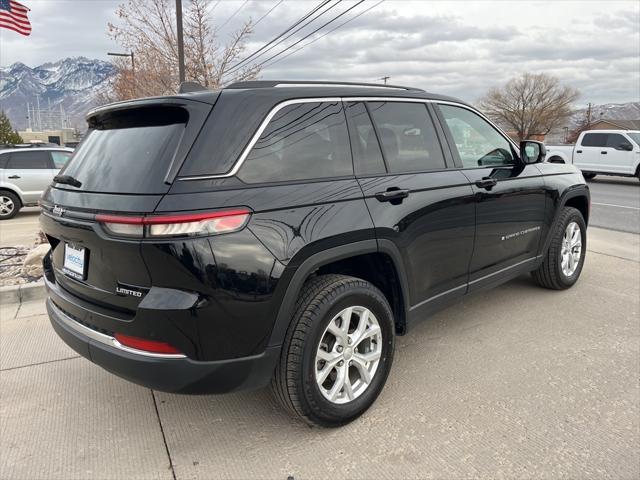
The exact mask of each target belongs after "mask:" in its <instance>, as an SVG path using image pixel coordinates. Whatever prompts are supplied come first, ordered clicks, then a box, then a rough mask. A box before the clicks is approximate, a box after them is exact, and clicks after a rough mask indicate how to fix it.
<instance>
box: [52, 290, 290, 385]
mask: <svg viewBox="0 0 640 480" xmlns="http://www.w3.org/2000/svg"><path fill="white" fill-rule="evenodd" d="M47 287H49V286H48V285H47ZM50 293H51V292H50ZM47 311H48V313H49V319H50V320H51V324H52V325H53V328H54V330H55V331H56V333H57V334H58V335H59V336H60V338H62V339H63V340H64V341H65V342H66V343H67V345H69V346H70V347H71V348H73V349H74V350H75V351H76V352H78V353H79V354H80V355H82V356H83V357H85V358H87V359H89V360H91V361H92V362H93V363H95V364H97V365H99V366H101V367H102V368H104V369H106V370H108V371H110V372H111V373H114V374H116V375H118V376H120V377H122V378H125V379H127V380H129V381H131V382H134V383H137V384H139V385H143V386H145V387H149V388H153V389H155V390H161V391H164V392H172V393H188V394H204V393H226V392H233V391H238V390H252V389H257V388H261V387H264V386H266V385H267V384H268V383H269V380H270V378H271V376H272V374H273V371H274V369H275V365H276V362H277V360H278V356H279V353H280V347H270V348H267V349H266V350H265V351H264V352H263V353H261V354H259V355H254V356H251V357H243V358H234V359H230V360H219V361H212V362H200V361H194V360H191V359H189V358H186V357H184V356H164V357H163V356H159V355H150V354H146V353H145V352H139V351H135V350H132V349H128V348H126V347H122V346H121V345H119V344H118V342H117V341H115V339H114V338H113V337H110V336H109V335H105V334H103V333H100V332H98V331H96V330H93V329H90V328H88V327H86V326H84V325H82V324H81V323H79V322H77V321H76V320H74V319H73V318H71V317H70V316H68V315H66V314H65V312H64V311H62V310H61V309H60V308H58V307H57V306H56V305H55V303H54V302H53V301H52V300H51V298H47Z"/></svg>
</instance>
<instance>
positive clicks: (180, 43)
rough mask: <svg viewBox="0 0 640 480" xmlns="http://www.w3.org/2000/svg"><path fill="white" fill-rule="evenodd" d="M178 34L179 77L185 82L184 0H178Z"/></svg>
mask: <svg viewBox="0 0 640 480" xmlns="http://www.w3.org/2000/svg"><path fill="white" fill-rule="evenodd" d="M176 25H177V28H176V32H177V35H178V76H179V77H180V83H181V84H182V82H184V39H183V38H182V0H176Z"/></svg>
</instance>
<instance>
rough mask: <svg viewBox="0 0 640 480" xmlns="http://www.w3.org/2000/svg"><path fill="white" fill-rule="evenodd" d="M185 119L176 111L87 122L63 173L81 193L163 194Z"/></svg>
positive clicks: (125, 113) (124, 113) (132, 112)
mask: <svg viewBox="0 0 640 480" xmlns="http://www.w3.org/2000/svg"><path fill="white" fill-rule="evenodd" d="M187 120H188V113H187V111H186V110H184V109H183V108H179V107H145V108H137V109H129V110H121V111H116V112H113V113H110V114H107V115H104V116H102V117H100V118H99V119H98V120H95V121H93V122H92V124H90V127H91V128H90V130H89V132H88V133H87V135H86V137H85V138H84V140H83V141H82V143H81V144H80V146H79V147H78V148H77V150H76V151H75V155H74V156H73V159H72V160H71V161H70V162H69V163H68V164H67V166H66V168H65V169H64V170H63V172H64V174H65V175H70V176H72V177H74V178H75V179H77V180H79V181H80V182H81V183H82V187H80V188H79V190H83V191H94V192H104V193H147V194H149V193H165V192H167V191H168V189H169V185H167V184H165V183H164V179H165V176H166V175H167V172H168V169H169V166H170V165H171V161H172V159H173V157H174V155H175V154H176V151H177V149H178V146H179V144H180V139H181V137H182V134H183V133H184V130H185V127H186V124H187ZM65 188H68V187H66V186H65Z"/></svg>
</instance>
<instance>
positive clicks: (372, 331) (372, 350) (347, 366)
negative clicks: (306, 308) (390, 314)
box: [315, 306, 382, 404]
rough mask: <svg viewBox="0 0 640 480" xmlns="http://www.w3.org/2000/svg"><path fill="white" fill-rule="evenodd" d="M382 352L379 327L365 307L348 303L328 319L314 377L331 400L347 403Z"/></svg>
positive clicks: (363, 385) (372, 371) (370, 375)
mask: <svg viewBox="0 0 640 480" xmlns="http://www.w3.org/2000/svg"><path fill="white" fill-rule="evenodd" d="M381 356H382V330H381V328H380V324H379V323H378V319H377V318H376V317H375V315H374V314H373V312H371V311H370V310H369V309H368V308H365V307H360V306H353V307H348V308H345V309H344V310H342V311H341V312H340V313H338V314H337V315H336V316H335V317H333V318H332V319H331V321H330V322H329V325H327V328H326V329H325V331H324V333H323V334H322V337H321V340H320V344H319V345H318V349H317V352H316V358H315V378H316V383H317V384H318V388H319V389H320V392H321V393H322V395H323V396H324V397H325V398H326V399H327V400H329V401H330V402H332V403H336V404H343V403H348V402H350V401H352V400H354V399H356V398H358V397H359V396H360V395H362V394H363V393H364V392H365V391H366V390H367V388H368V387H369V385H371V382H372V380H373V377H374V375H375V374H376V370H377V369H378V365H379V363H380V357H381Z"/></svg>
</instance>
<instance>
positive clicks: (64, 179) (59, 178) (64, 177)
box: [53, 175, 82, 188]
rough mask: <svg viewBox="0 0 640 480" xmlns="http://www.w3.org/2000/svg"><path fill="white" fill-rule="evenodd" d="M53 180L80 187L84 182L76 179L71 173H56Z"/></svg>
mask: <svg viewBox="0 0 640 480" xmlns="http://www.w3.org/2000/svg"><path fill="white" fill-rule="evenodd" d="M53 181H54V182H57V183H64V184H66V185H71V186H72V187H78V188H80V187H81V186H82V182H81V181H80V180H76V179H75V178H73V177H72V176H71V175H56V176H55V177H53Z"/></svg>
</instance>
